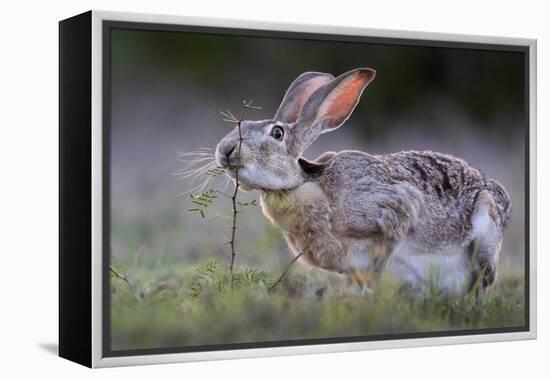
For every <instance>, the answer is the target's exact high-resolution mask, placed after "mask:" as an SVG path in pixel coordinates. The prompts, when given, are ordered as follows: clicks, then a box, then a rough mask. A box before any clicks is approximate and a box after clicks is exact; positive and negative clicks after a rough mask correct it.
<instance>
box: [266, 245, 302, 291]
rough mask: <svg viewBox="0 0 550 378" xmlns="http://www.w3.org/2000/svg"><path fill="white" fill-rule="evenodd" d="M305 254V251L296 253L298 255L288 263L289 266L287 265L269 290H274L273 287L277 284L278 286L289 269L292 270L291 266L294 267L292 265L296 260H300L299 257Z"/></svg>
mask: <svg viewBox="0 0 550 378" xmlns="http://www.w3.org/2000/svg"><path fill="white" fill-rule="evenodd" d="M303 254H304V252H300V253H298V254H297V255H296V257H294V258H293V259H292V261H291V262H290V264H288V266H287V267H286V269H285V270H284V272H283V274H281V275H280V277H279V278H278V279H277V281H275V282H274V283H273V285H271V286H270V287H269V288H268V290H269V291H271V290H273V289H274V288H275V286H277V285H278V284H279V283H281V281H282V280H283V279H284V278H285V277H286V275H287V273H288V271H289V270H290V268H291V267H292V265H294V263H295V262H296V261H298V259H299V258H300V257H302V255H303Z"/></svg>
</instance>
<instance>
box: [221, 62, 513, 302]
mask: <svg viewBox="0 0 550 378" xmlns="http://www.w3.org/2000/svg"><path fill="white" fill-rule="evenodd" d="M374 77H375V71H374V70H372V69H370V68H359V69H355V70H352V71H349V72H346V73H344V74H342V75H340V76H338V77H336V78H334V77H333V76H332V75H330V74H326V73H319V72H306V73H303V74H302V75H300V76H299V77H298V78H297V79H296V80H294V82H293V83H292V84H291V85H290V87H289V89H288V90H287V92H286V95H285V96H284V98H283V101H282V103H281V105H280V106H279V109H278V110H277V112H276V113H275V116H274V117H273V119H267V120H262V121H245V122H243V123H242V125H241V131H242V138H243V140H242V144H241V147H240V154H238V153H237V152H238V151H237V150H238V149H237V147H238V145H239V140H240V138H239V133H238V130H236V129H235V130H233V131H231V132H230V133H229V134H227V135H226V136H225V137H224V138H223V139H222V140H221V141H220V142H219V144H218V146H217V148H216V161H217V163H218V164H219V165H220V166H222V167H224V168H225V169H226V172H227V174H229V175H230V176H231V177H233V178H234V177H235V168H236V166H237V164H239V169H238V171H239V182H240V184H241V187H242V188H243V189H245V190H257V191H259V192H260V194H261V204H262V210H263V213H264V214H265V216H267V218H269V219H270V220H271V222H273V223H274V224H276V225H278V226H279V227H281V229H282V230H283V233H284V237H285V239H286V240H287V242H288V245H289V247H290V249H291V250H292V251H293V253H294V254H296V255H299V254H301V260H304V261H306V262H307V263H309V264H311V265H313V266H316V267H319V268H322V269H325V270H328V271H332V272H337V273H341V274H344V275H346V276H348V277H349V278H350V279H352V280H354V281H356V282H357V283H358V284H360V285H361V287H363V288H368V287H369V286H372V285H374V284H375V283H376V281H377V280H376V278H377V277H378V276H379V275H380V273H381V272H382V271H384V270H387V271H388V273H389V275H390V277H392V278H394V279H396V280H398V281H399V282H401V283H402V285H404V286H405V287H408V288H411V289H412V290H414V291H415V292H420V293H422V292H423V290H424V289H425V288H426V287H427V286H428V285H431V284H433V283H434V280H435V283H436V284H437V286H438V287H439V288H440V289H441V290H442V292H443V293H445V295H457V294H462V293H465V292H467V291H469V290H472V289H473V288H474V287H475V288H476V289H478V290H479V292H482V291H483V289H485V288H487V287H488V286H490V285H491V284H493V282H494V281H495V278H496V272H497V263H498V257H499V252H500V247H501V242H502V234H503V230H504V229H505V227H506V224H507V223H508V220H509V217H510V197H509V195H508V193H507V192H506V190H505V189H504V188H503V187H502V185H500V184H499V183H498V182H497V181H495V180H492V179H490V178H487V177H485V176H484V175H483V174H482V173H481V172H480V171H478V170H477V169H475V168H473V167H471V166H469V165H468V164H467V163H466V162H465V161H464V160H461V159H459V158H456V157H453V156H450V155H445V154H442V153H437V152H431V151H423V152H418V151H406V152H398V153H394V154H390V155H369V154H367V153H364V152H359V151H341V152H338V153H336V152H326V153H324V154H322V155H321V156H320V157H318V158H317V159H316V160H314V161H308V160H306V159H304V158H302V153H303V152H304V150H305V149H306V148H307V147H308V146H309V145H310V144H311V143H313V141H315V139H316V138H317V137H318V136H319V135H320V134H324V133H326V132H329V131H333V130H336V129H337V128H339V127H340V126H342V124H343V123H344V122H345V121H346V120H347V118H348V117H349V116H350V114H351V113H352V111H353V109H354V108H355V106H356V105H357V103H358V102H359V98H360V96H361V94H362V93H363V90H364V89H365V88H366V87H367V85H368V84H369V83H370V82H371V81H372V80H373V79H374ZM476 292H477V291H476Z"/></svg>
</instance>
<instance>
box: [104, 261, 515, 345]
mask: <svg viewBox="0 0 550 378" xmlns="http://www.w3.org/2000/svg"><path fill="white" fill-rule="evenodd" d="M113 267H114V269H115V270H116V271H117V272H120V273H122V274H124V275H125V276H127V277H128V280H129V281H130V283H131V287H130V286H129V285H128V284H127V282H125V281H124V280H122V279H121V278H120V277H117V276H115V275H111V328H112V331H111V336H112V348H113V350H124V349H146V348H162V347H181V346H198V345H201V346H202V345H213V344H229V343H243V342H258V341H278V340H292V339H312V338H327V337H349V336H366V335H388V334H396V333H411V332H425V331H445V330H461V329H482V328H494V327H511V326H520V325H523V323H524V297H523V293H524V287H523V275H522V274H521V273H520V272H516V271H514V270H511V269H508V270H505V271H504V272H503V273H501V274H500V276H499V278H498V281H497V284H496V286H495V287H494V288H493V289H492V290H491V291H489V292H488V293H487V294H486V295H485V296H484V298H483V300H482V301H481V302H480V301H476V300H475V298H474V297H473V296H471V295H467V296H465V297H463V298H458V299H452V300H445V299H444V298H442V297H441V296H440V295H438V294H437V293H436V291H432V292H431V293H426V295H425V298H426V299H424V300H417V299H414V298H411V297H410V296H408V295H407V294H406V293H402V292H400V291H399V289H398V287H397V285H396V284H394V283H393V282H391V281H390V280H389V279H388V278H387V277H383V278H382V281H381V282H380V284H379V286H378V288H377V289H376V290H375V291H374V293H372V294H369V295H366V296H360V295H354V294H352V293H351V292H350V290H349V288H348V286H347V284H345V283H343V282H342V280H341V279H340V278H337V277H335V276H334V275H331V274H324V273H321V272H318V271H315V270H314V271H309V272H305V271H303V270H301V268H300V267H299V266H298V264H295V265H294V266H293V267H292V269H291V271H290V273H289V274H288V275H287V277H286V278H285V279H284V280H283V281H282V282H281V283H280V284H279V285H277V286H276V288H275V289H274V290H269V287H270V285H272V284H273V282H275V280H276V279H277V278H278V277H279V275H280V273H281V272H280V271H277V272H269V273H268V272H264V271H262V270H259V269H254V268H246V267H242V266H235V272H236V273H235V275H234V282H235V284H234V287H233V288H231V285H230V284H229V282H230V280H229V270H228V267H227V263H226V262H223V263H222V262H219V261H216V260H208V261H205V262H202V263H199V264H195V265H191V266H190V265H189V264H183V263H178V262H177V260H170V262H169V263H165V264H160V265H157V266H156V267H155V269H151V268H150V267H144V266H136V265H130V264H128V265H125V264H124V263H122V262H118V263H115V264H114V266H113Z"/></svg>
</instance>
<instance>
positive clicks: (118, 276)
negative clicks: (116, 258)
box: [109, 265, 134, 291]
mask: <svg viewBox="0 0 550 378" xmlns="http://www.w3.org/2000/svg"><path fill="white" fill-rule="evenodd" d="M109 270H110V271H111V273H112V274H113V275H114V276H115V277H117V278H119V279H121V280H122V281H124V282H126V284H127V285H128V287H129V288H130V290H132V291H134V286H133V285H132V284H131V283H130V281H128V278H127V277H126V276H125V275H124V274H122V273H119V272H117V271H116V270H114V269H113V267H112V266H111V265H109Z"/></svg>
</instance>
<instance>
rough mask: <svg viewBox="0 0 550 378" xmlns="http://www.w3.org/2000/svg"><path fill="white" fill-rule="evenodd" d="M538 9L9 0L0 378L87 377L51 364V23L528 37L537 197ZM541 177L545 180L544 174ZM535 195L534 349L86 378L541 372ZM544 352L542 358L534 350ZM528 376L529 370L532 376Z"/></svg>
mask: <svg viewBox="0 0 550 378" xmlns="http://www.w3.org/2000/svg"><path fill="white" fill-rule="evenodd" d="M545 3H547V2H544V1H529V0H523V1H504V0H500V1H498V0H497V1H493V0H491V1H479V0H461V1H453V2H445V1H437V0H432V1H427V0H414V1H410V0H402V1H390V0H384V1H382V0H380V1H377V2H368V1H366V0H362V1H357V2H352V1H347V0H338V1H333V2H324V1H322V0H316V1H307V2H306V1H298V0H291V1H283V0H277V1H270V2H266V4H263V2H262V1H259V0H256V1H246V0H231V1H217V2H214V1H208V0H203V1H182V0H179V1H164V0H155V1H140V0H124V1H117V2H116V3H115V2H113V1H107V0H97V1H79V0H72V1H68V0H67V1H56V2H46V1H35V2H31V1H17V2H16V1H9V2H4V3H3V7H2V16H3V17H2V22H1V23H0V27H1V33H0V38H1V44H0V49H1V50H0V51H2V54H1V57H0V62H1V63H0V64H1V66H2V70H1V72H2V74H1V75H2V76H1V80H0V88H1V92H0V93H1V96H2V101H1V103H2V106H1V108H0V114H1V118H0V119H1V120H2V121H1V126H0V127H1V129H0V130H1V134H0V135H1V136H0V143H1V148H0V154H1V159H0V164H1V170H0V172H1V173H0V177H1V178H2V184H1V185H0V190H1V197H0V198H1V199H2V200H1V201H2V202H1V206H0V212H1V213H2V222H3V223H2V226H3V227H2V231H1V235H2V236H3V239H4V242H3V243H2V244H1V248H0V253H1V254H2V255H3V259H2V260H1V261H2V265H1V269H2V273H1V274H0V280H1V285H0V303H1V306H0V335H1V342H0V348H1V354H0V355H1V361H2V364H1V365H0V369H2V370H4V371H5V372H3V373H2V375H3V376H6V377H12V376H19V375H25V376H27V375H29V376H32V374H34V375H35V376H36V375H39V374H41V373H42V374H44V375H45V374H48V375H50V374H52V375H53V374H56V375H58V376H67V377H79V376H88V375H91V374H92V372H91V371H88V370H86V369H84V368H82V367H79V366H77V365H75V364H73V363H70V362H68V361H64V360H61V359H59V358H57V357H55V356H54V354H53V352H52V351H51V350H52V349H53V348H55V344H56V343H57V261H58V260H57V188H58V187H57V179H58V178H57V148H58V144H57V63H58V61H57V56H58V44H57V30H58V29H57V27H58V26H57V21H58V20H60V19H63V18H66V17H69V16H72V15H74V14H76V13H80V12H82V11H85V10H88V9H91V8H94V9H104V10H121V11H134V12H153V13H167V14H181V15H192V16H211V17H225V18H240V19H257V20H265V21H283V22H298V23H320V24H332V25H346V26H359V27H370V28H386V29H402V30H419V31H429V32H450V33H466V34H488V35H502V36H513V37H529V38H537V39H538V40H539V44H538V47H539V51H538V55H539V61H538V67H539V92H538V105H539V114H538V130H539V146H540V148H539V157H538V161H539V167H540V168H539V172H540V176H539V182H538V188H539V189H538V190H539V193H543V192H544V189H543V186H544V188H546V189H548V168H547V164H548V163H549V162H550V160H549V159H550V158H549V154H550V152H549V149H548V147H546V148H544V146H545V145H546V146H547V145H548V143H549V142H550V140H549V138H548V137H549V135H548V129H547V128H546V127H545V126H546V124H547V120H548V114H549V112H548V108H547V107H546V108H545V107H544V106H543V105H546V106H548V104H549V103H550V94H549V90H550V82H549V80H550V76H549V75H547V74H546V72H545V70H544V68H545V66H546V67H547V66H548V62H549V61H550V58H549V54H550V50H549V49H547V48H546V43H547V42H549V41H550V27H549V25H550V23H549V22H548V15H549V14H550V12H548V10H547V9H545V8H546V7H545ZM544 170H546V172H544ZM547 204H548V202H547V201H545V200H544V198H539V224H538V229H539V266H538V271H539V274H538V276H539V282H538V287H539V299H538V303H539V321H538V327H539V340H538V341H528V342H514V343H499V344H480V345H462V346H450V347H437V348H421V349H404V350H391V351H376V352H359V353H345V354H332V355H315V356H297V357H285V358H270V359H255V360H237V361H228V362H214V363H196V364H188V365H181V364H180V365H164V366H153V367H137V368H124V369H107V370H102V371H97V372H95V373H94V374H96V376H105V377H107V376H109V377H111V376H132V377H149V376H151V375H156V376H163V377H164V376H170V377H172V376H173V377H194V376H220V377H221V376H223V377H229V376H237V375H238V376H259V377H272V376H273V377H284V376H287V375H291V376H300V375H307V376H308V377H313V376H319V377H334V376H339V377H343V376H365V377H377V376H399V375H407V376H409V375H412V376H416V375H419V376H420V375H422V376H423V377H432V376H434V377H436V376H437V377H440V376H445V378H451V377H465V376H467V377H470V376H491V377H509V376H517V375H527V376H530V375H541V373H540V372H542V371H546V373H547V374H548V370H549V369H548V350H549V348H550V343H549V342H548V338H549V337H550V331H549V325H548V321H549V319H548V310H549V308H548V307H549V305H548V303H549V301H548V296H547V295H546V288H548V287H549V285H550V282H549V279H548V274H549V273H548V272H547V266H546V265H547V264H546V260H547V259H546V258H545V256H544V255H545V252H546V251H545V250H544V249H545V247H547V246H548V231H546V235H542V232H541V231H542V230H543V229H544V228H545V227H544V226H546V228H547V227H548V222H546V224H545V223H543V222H542V219H541V218H542V217H541V214H542V213H544V212H547V211H549V209H548V206H547ZM6 257H7V259H6ZM545 349H546V350H545ZM537 372H539V373H538V374H537Z"/></svg>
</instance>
